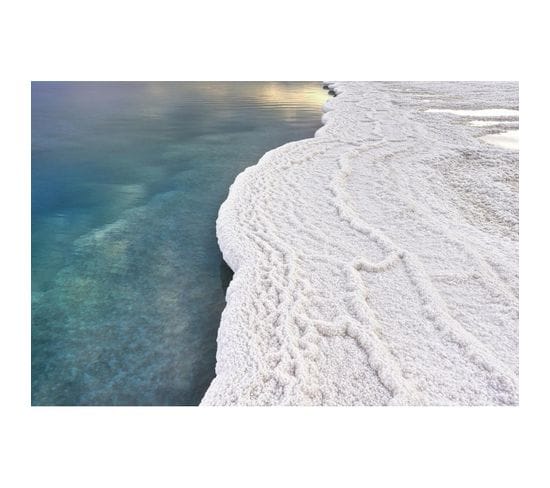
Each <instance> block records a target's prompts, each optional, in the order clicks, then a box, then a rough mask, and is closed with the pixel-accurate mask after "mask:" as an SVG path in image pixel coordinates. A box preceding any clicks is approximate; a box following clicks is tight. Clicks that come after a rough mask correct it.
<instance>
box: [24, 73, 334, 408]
mask: <svg viewBox="0 0 550 488" xmlns="http://www.w3.org/2000/svg"><path fill="white" fill-rule="evenodd" d="M326 97H327V92H326V91H323V89H322V85H321V84H320V83H313V82H311V83H310V82H304V83H302V82H292V83H267V82H265V83H263V82H262V83H234V82H217V83H203V82H197V83H158V82H151V83H110V82H109V83H43V82H38V83H37V82H35V83H33V84H32V404H33V405H196V404H198V403H199V402H200V399H201V398H202V395H203V394H204V392H205V391H206V389H207V388H208V385H209V384H210V382H211V381H212V378H213V377H214V367H215V354H216V335H217V329H218V325H219V320H220V314H221V311H222V310H223V307H224V295H225V289H226V287H227V284H228V283H229V281H230V280H231V270H230V269H229V268H228V267H227V266H226V265H225V263H224V262H223V260H222V257H221V254H220V251H219V249H218V246H217V242H216V235H215V219H216V216H217V212H218V208H219V206H220V204H221V203H222V202H223V200H225V198H226V196H227V192H228V189H229V186H230V185H231V183H232V182H233V180H234V178H235V176H236V175H237V174H238V173H240V172H241V171H242V170H243V169H244V168H246V167H247V166H249V165H251V164H255V163H256V162H257V160H258V159H259V158H260V157H261V156H262V154H264V153H265V152H266V151H268V150H269V149H272V148H274V147H276V146H279V145H281V144H284V143H285V142H289V141H292V140H297V139H303V138H306V137H311V136H313V134H314V132H315V130H316V129H318V128H319V127H320V124H321V107H322V105H323V103H324V101H325V99H326Z"/></svg>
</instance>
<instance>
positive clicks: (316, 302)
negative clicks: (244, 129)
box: [202, 82, 519, 405]
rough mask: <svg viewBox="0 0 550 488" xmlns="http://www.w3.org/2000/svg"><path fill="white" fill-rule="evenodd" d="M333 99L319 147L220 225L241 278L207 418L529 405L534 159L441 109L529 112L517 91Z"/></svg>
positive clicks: (347, 89)
mask: <svg viewBox="0 0 550 488" xmlns="http://www.w3.org/2000/svg"><path fill="white" fill-rule="evenodd" d="M330 87H331V88H332V89H333V90H334V91H335V92H336V93H337V96H336V97H335V98H333V99H330V100H329V101H328V102H327V104H326V106H325V111H326V112H327V113H326V114H325V115H324V116H323V122H324V124H325V125H324V127H322V128H321V129H320V130H319V131H318V132H317V134H316V135H315V137H314V138H312V139H307V140H303V141H298V142H293V143H289V144H286V145H284V146H281V147H279V148H277V149H275V150H273V151H270V152H268V153H267V154H266V155H265V156H264V157H263V158H262V159H261V160H260V162H259V163H258V164H257V165H256V166H252V167H250V168H248V169H247V170H246V171H244V172H243V173H241V174H240V175H239V176H238V177H237V179H236V180H235V182H234V183H233V185H232V186H231V189H230V192H229V196H228V198H227V200H226V201H225V202H224V204H223V205H222V207H221V209H220V212H219V217H218V221H217V235H218V240H219V245H220V247H221V249H222V252H223V256H224V259H225V260H226V262H227V263H228V264H229V266H231V268H232V269H233V270H234V271H235V275H234V278H233V281H232V282H231V284H230V286H229V289H228V291H227V306H226V308H225V310H224V312H223V315H222V320H221V325H220V330H219V335H218V353H217V366H216V378H215V379H214V381H213V382H212V384H211V386H210V388H209V390H208V391H207V393H206V395H205V397H204V399H203V401H202V404H203V405H516V404H517V403H518V401H519V400H518V153H517V152H516V151H510V150H507V149H504V148H500V147H497V146H492V145H489V144H486V143H485V142H484V141H481V140H480V139H479V138H480V137H482V136H484V135H487V134H491V133H494V131H495V128H494V127H490V126H486V127H474V126H471V125H470V124H469V123H468V120H464V122H461V121H460V120H457V118H455V117H449V116H448V115H445V114H434V113H426V112H425V110H426V106H429V104H432V106H434V107H442V106H443V107H449V109H455V110H480V109H485V108H490V109H494V108H495V107H496V108H500V109H505V110H517V108H518V85H517V83H493V82H491V83H479V82H476V83H464V82H456V83H449V82H447V83H401V82H400V83H389V82H380V83H373V82H369V83H359V82H354V83H332V84H330ZM426 100H429V104H428V103H426Z"/></svg>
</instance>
